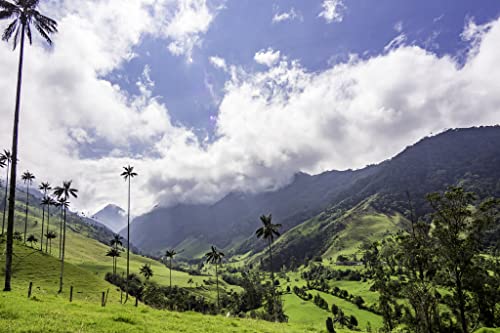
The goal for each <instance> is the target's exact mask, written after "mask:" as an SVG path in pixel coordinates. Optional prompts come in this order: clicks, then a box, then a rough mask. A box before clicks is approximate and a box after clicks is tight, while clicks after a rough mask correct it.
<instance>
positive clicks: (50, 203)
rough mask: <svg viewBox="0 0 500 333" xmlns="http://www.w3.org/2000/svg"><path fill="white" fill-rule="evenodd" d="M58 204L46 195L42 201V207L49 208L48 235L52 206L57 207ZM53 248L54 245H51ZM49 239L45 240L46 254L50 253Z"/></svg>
mask: <svg viewBox="0 0 500 333" xmlns="http://www.w3.org/2000/svg"><path fill="white" fill-rule="evenodd" d="M56 204H57V203H56V201H55V200H54V199H52V198H51V197H49V196H48V195H46V196H45V197H44V198H43V200H42V205H44V206H47V233H48V232H49V231H50V206H55V205H56ZM51 246H52V244H51ZM48 248H49V239H48V238H47V239H46V240H45V253H47V252H48Z"/></svg>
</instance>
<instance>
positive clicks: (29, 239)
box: [27, 235, 38, 247]
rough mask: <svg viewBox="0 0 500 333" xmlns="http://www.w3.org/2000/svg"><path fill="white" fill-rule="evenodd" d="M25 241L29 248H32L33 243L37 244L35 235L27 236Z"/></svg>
mask: <svg viewBox="0 0 500 333" xmlns="http://www.w3.org/2000/svg"><path fill="white" fill-rule="evenodd" d="M27 241H28V242H30V243H31V247H33V243H36V242H38V238H36V237H35V235H29V236H28V239H27Z"/></svg>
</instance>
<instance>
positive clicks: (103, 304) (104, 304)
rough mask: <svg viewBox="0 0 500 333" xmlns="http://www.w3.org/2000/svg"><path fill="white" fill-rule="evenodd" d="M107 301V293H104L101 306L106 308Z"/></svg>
mask: <svg viewBox="0 0 500 333" xmlns="http://www.w3.org/2000/svg"><path fill="white" fill-rule="evenodd" d="M105 299H106V293H105V292H104V291H103V292H102V297H101V306H106V303H105V302H104V301H105Z"/></svg>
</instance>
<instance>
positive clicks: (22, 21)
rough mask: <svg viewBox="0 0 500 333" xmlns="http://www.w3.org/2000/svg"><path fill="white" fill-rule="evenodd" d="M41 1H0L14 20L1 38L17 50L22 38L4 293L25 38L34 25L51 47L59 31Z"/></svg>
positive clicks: (1, 15)
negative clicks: (12, 39)
mask: <svg viewBox="0 0 500 333" xmlns="http://www.w3.org/2000/svg"><path fill="white" fill-rule="evenodd" d="M39 2H40V1H39V0H15V1H13V2H11V1H8V0H2V1H0V19H13V21H12V22H11V23H10V24H9V25H8V26H7V28H6V29H5V30H4V33H3V36H2V39H3V40H4V41H7V42H8V41H9V40H10V39H11V38H12V37H14V49H15V48H16V46H17V42H18V38H19V37H21V42H20V48H19V49H20V51H19V67H18V71H17V91H16V106H15V110H14V130H13V133H12V167H11V170H10V188H9V191H10V194H9V198H10V200H9V210H8V212H9V215H8V220H7V251H6V258H5V259H6V260H5V287H4V291H10V290H11V285H10V280H11V277H12V255H13V235H14V210H15V201H16V173H17V155H18V152H17V144H18V135H19V111H20V107H21V82H22V75H23V57H24V40H25V36H26V37H28V41H29V42H30V44H31V41H32V38H31V37H32V34H31V25H32V24H33V25H35V28H36V30H37V31H38V32H39V33H40V35H41V36H42V37H43V38H44V39H45V40H46V41H47V43H48V44H49V45H51V44H52V40H51V39H50V37H49V35H50V34H52V33H55V32H57V22H56V21H54V20H53V19H51V18H49V17H47V16H45V15H42V14H41V13H40V12H39V11H38V10H37V7H38V4H39Z"/></svg>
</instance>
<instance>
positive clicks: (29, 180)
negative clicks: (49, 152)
mask: <svg viewBox="0 0 500 333" xmlns="http://www.w3.org/2000/svg"><path fill="white" fill-rule="evenodd" d="M21 179H22V180H23V182H24V184H25V185H26V216H25V218H24V243H25V244H26V232H27V231H28V205H29V192H30V185H31V184H33V179H35V175H34V174H32V173H31V172H29V171H26V172H24V173H23V175H22V176H21Z"/></svg>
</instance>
